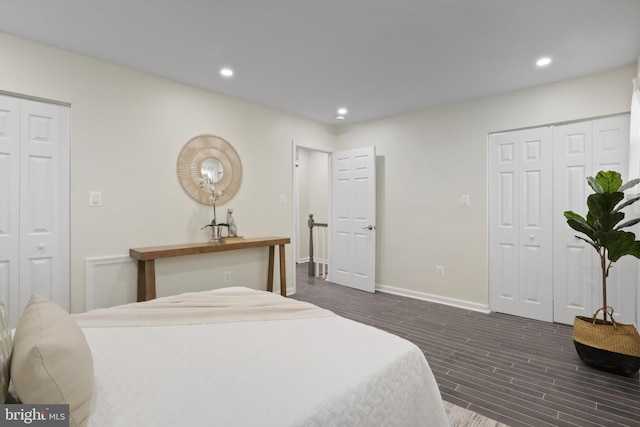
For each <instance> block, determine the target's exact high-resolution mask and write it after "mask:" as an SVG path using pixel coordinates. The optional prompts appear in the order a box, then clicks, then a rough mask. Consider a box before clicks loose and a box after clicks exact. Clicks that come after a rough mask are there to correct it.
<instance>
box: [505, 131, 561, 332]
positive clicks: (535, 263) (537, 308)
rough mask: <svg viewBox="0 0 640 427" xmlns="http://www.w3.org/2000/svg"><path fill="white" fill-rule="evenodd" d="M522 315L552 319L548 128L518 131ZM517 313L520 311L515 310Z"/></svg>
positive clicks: (551, 186) (551, 206)
mask: <svg viewBox="0 0 640 427" xmlns="http://www.w3.org/2000/svg"><path fill="white" fill-rule="evenodd" d="M518 145H519V146H520V150H519V154H520V155H519V163H520V179H519V181H520V185H519V187H518V189H519V195H518V196H519V203H518V205H519V215H520V229H519V231H520V233H519V239H518V241H519V250H520V262H519V265H518V267H519V273H520V276H519V280H518V282H519V285H520V304H519V315H520V316H524V317H528V318H530V319H537V320H545V321H548V322H550V321H552V320H553V212H552V211H553V198H552V196H551V195H552V194H553V147H552V139H551V130H550V129H549V128H548V127H544V128H538V129H528V130H523V131H520V132H518ZM514 314H518V313H514Z"/></svg>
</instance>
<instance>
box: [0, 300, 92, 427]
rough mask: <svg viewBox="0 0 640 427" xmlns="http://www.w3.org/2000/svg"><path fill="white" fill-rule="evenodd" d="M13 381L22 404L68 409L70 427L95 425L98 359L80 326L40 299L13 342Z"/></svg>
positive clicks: (31, 304)
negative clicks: (92, 414) (91, 413)
mask: <svg viewBox="0 0 640 427" xmlns="http://www.w3.org/2000/svg"><path fill="white" fill-rule="evenodd" d="M11 380H12V381H13V386H14V387H15V391H16V393H17V394H18V398H19V399H20V400H21V401H22V403H30V404H68V405H69V418H70V420H69V421H70V426H72V427H75V426H84V425H86V424H87V422H88V420H89V411H90V407H91V399H92V396H93V359H92V357H91V350H90V349H89V345H88V344H87V340H86V339H85V337H84V334H83V333H82V330H81V329H80V327H79V326H78V324H77V323H76V321H75V320H73V318H72V317H71V316H70V315H69V313H67V312H66V311H65V310H64V309H62V308H61V307H60V306H58V305H56V304H54V303H53V302H51V301H49V300H47V299H45V298H43V297H40V296H37V295H34V296H32V297H31V300H30V301H29V303H28V304H27V307H26V308H25V310H24V312H23V313H22V316H21V317H20V320H19V322H18V327H17V328H16V332H15V335H14V337H13V356H12V357H11Z"/></svg>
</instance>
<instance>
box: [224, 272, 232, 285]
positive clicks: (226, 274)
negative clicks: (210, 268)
mask: <svg viewBox="0 0 640 427" xmlns="http://www.w3.org/2000/svg"><path fill="white" fill-rule="evenodd" d="M224 281H225V283H228V282H230V281H231V272H230V271H225V272H224Z"/></svg>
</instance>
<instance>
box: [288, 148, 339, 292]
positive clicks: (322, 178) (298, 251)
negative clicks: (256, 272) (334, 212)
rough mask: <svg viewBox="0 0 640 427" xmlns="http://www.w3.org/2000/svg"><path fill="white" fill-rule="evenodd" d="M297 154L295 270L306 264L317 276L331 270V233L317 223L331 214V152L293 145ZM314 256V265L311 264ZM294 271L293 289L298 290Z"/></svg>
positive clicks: (321, 222)
mask: <svg viewBox="0 0 640 427" xmlns="http://www.w3.org/2000/svg"><path fill="white" fill-rule="evenodd" d="M293 153H294V185H293V193H294V194H293V199H294V202H293V205H294V214H293V215H294V235H293V239H292V240H293V244H294V261H295V263H296V270H298V269H300V268H301V267H302V264H304V267H305V272H307V271H309V270H310V268H309V266H310V265H312V266H313V267H312V268H311V270H312V271H311V273H312V274H313V275H314V276H318V275H319V274H320V275H322V276H325V275H326V273H328V267H327V263H328V261H329V259H328V256H329V234H328V227H322V226H320V227H318V226H317V224H328V223H329V215H330V200H331V197H330V191H331V190H330V166H331V164H330V161H331V156H330V152H328V151H323V150H322V149H316V148H311V147H306V146H302V145H298V144H295V143H294V145H293ZM309 215H313V220H314V222H315V224H316V226H315V227H313V245H312V244H311V243H312V237H311V234H312V231H311V229H310V228H309ZM312 259H313V264H310V263H311V261H312ZM295 283H296V282H295V274H294V289H295Z"/></svg>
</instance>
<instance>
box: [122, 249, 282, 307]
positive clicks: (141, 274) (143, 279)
mask: <svg viewBox="0 0 640 427" xmlns="http://www.w3.org/2000/svg"><path fill="white" fill-rule="evenodd" d="M288 243H291V239H289V238H288V237H260V238H255V239H244V240H240V241H235V242H229V243H191V244H186V245H170V246H154V247H148V248H135V249H129V256H131V258H134V259H136V260H138V301H147V300H150V299H154V298H155V297H156V264H155V260H156V259H159V258H173V257H178V256H185V255H197V254H208V253H210V252H224V251H235V250H238V249H251V248H262V247H266V246H268V247H269V271H268V272H267V290H268V291H269V292H272V291H273V264H274V258H275V247H276V245H277V246H278V247H279V250H280V254H279V256H280V294H281V295H282V296H287V279H286V270H285V259H284V245H286V244H288Z"/></svg>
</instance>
